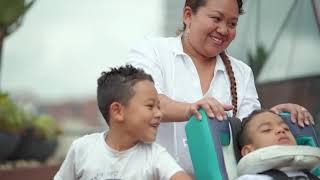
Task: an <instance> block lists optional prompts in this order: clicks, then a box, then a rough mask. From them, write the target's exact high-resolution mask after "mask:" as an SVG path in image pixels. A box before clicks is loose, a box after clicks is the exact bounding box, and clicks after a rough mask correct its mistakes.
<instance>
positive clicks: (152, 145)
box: [140, 142, 166, 153]
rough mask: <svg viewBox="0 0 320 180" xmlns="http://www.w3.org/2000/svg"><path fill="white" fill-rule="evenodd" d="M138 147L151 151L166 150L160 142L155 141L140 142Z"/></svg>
mask: <svg viewBox="0 0 320 180" xmlns="http://www.w3.org/2000/svg"><path fill="white" fill-rule="evenodd" d="M140 147H141V148H143V149H145V150H147V151H151V152H153V153H159V152H161V151H166V149H165V148H164V147H163V146H161V145H160V144H157V143H155V142H153V143H140Z"/></svg>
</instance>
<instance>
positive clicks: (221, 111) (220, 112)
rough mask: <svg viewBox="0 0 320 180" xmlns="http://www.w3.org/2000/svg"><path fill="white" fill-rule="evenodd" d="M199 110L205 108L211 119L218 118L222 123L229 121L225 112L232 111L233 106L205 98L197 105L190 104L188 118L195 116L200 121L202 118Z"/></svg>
mask: <svg viewBox="0 0 320 180" xmlns="http://www.w3.org/2000/svg"><path fill="white" fill-rule="evenodd" d="M199 108H203V109H204V111H205V112H206V113H207V115H208V116H209V117H210V118H214V117H216V118H217V119H218V120H220V121H222V120H223V119H227V114H226V112H225V111H230V110H232V109H233V106H232V105H230V104H221V103H220V102H219V101H217V100H216V99H215V98H213V97H204V98H202V99H200V100H199V101H197V102H195V103H190V104H189V106H188V108H187V110H186V115H187V117H190V116H192V115H195V116H196V118H197V119H199V120H200V119H201V118H202V117H201V114H200V113H199V111H198V109H199Z"/></svg>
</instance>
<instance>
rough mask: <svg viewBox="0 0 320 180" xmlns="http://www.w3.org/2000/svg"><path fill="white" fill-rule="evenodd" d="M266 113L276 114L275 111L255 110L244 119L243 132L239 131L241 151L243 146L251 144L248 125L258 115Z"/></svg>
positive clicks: (242, 123)
mask: <svg viewBox="0 0 320 180" xmlns="http://www.w3.org/2000/svg"><path fill="white" fill-rule="evenodd" d="M265 112H270V113H273V114H276V113H274V112H273V111H271V110H266V109H261V110H254V111H252V112H251V113H250V114H249V115H248V116H247V117H245V118H243V119H242V122H241V130H240V131H239V133H238V136H237V137H238V144H239V148H240V150H241V149H242V148H243V146H245V145H247V144H250V143H251V139H250V134H248V123H249V122H250V121H251V120H252V119H253V118H254V117H255V116H257V115H258V114H261V113H265ZM276 115H278V114H276Z"/></svg>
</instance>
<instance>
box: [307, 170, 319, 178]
mask: <svg viewBox="0 0 320 180" xmlns="http://www.w3.org/2000/svg"><path fill="white" fill-rule="evenodd" d="M303 172H304V173H305V174H306V175H307V176H308V178H309V179H310V180H319V179H320V178H318V177H317V176H315V175H314V174H312V173H311V172H310V171H308V170H303Z"/></svg>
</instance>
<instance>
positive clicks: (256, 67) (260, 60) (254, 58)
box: [247, 44, 269, 80]
mask: <svg viewBox="0 0 320 180" xmlns="http://www.w3.org/2000/svg"><path fill="white" fill-rule="evenodd" d="M247 55H248V60H249V66H250V67H251V69H252V71H253V75H254V77H255V80H256V79H257V78H258V76H259V74H260V73H261V70H262V68H263V66H264V65H265V63H266V62H267V59H268V56H269V53H268V52H267V50H266V48H265V47H264V46H263V44H259V45H258V46H257V48H256V49H255V52H254V53H251V52H248V54H247Z"/></svg>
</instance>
